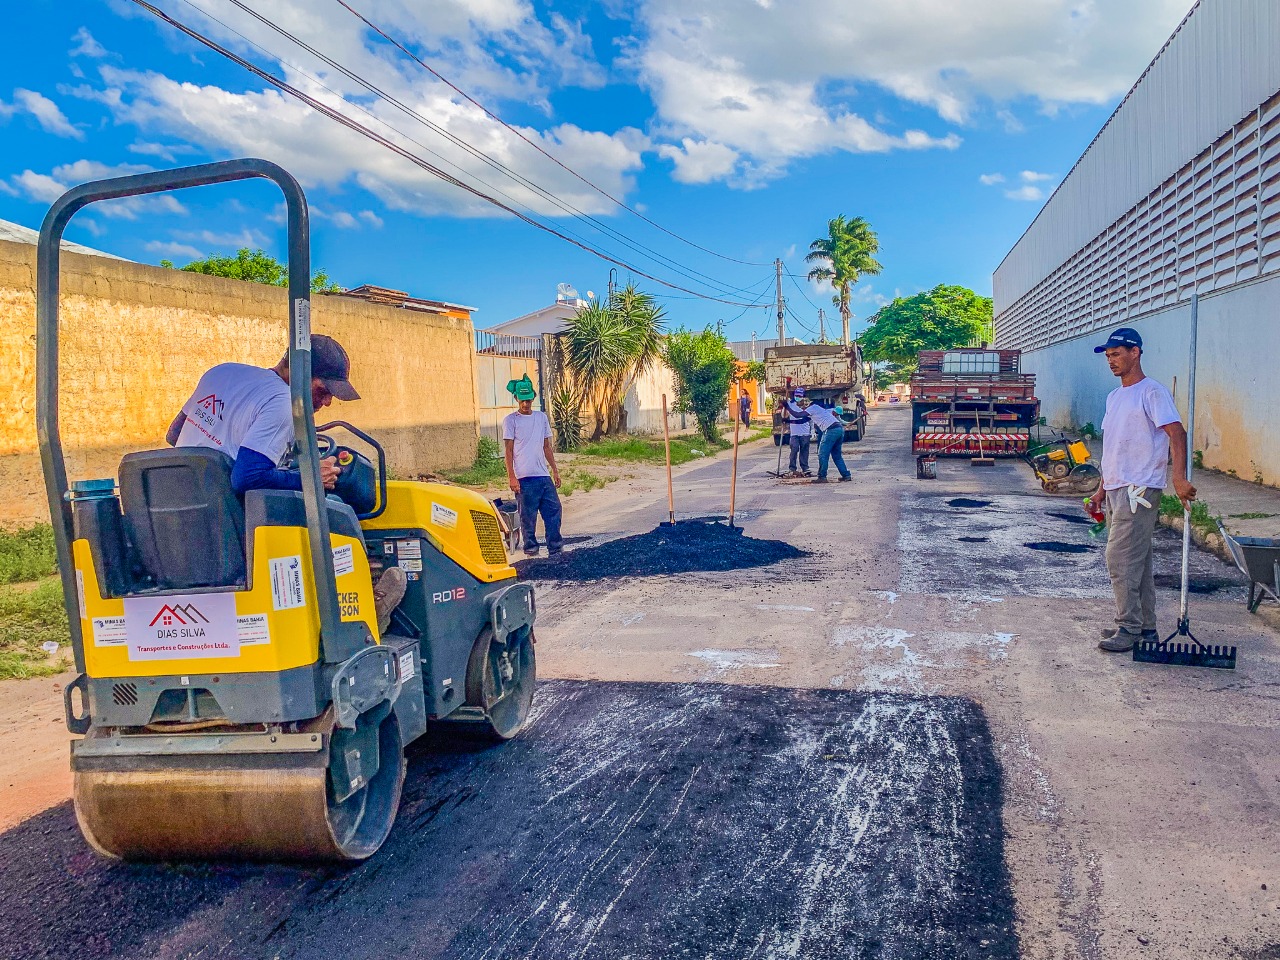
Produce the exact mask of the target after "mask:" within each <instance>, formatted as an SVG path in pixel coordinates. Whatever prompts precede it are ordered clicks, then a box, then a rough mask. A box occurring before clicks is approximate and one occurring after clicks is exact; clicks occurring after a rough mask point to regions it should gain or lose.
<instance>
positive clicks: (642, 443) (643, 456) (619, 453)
mask: <svg viewBox="0 0 1280 960" xmlns="http://www.w3.org/2000/svg"><path fill="white" fill-rule="evenodd" d="M738 442H739V443H741V442H742V438H741V437H739V438H738ZM731 446H733V434H732V433H731V434H729V438H728V439H727V440H726V439H725V438H724V436H723V435H722V436H721V437H720V440H719V442H718V443H708V442H707V441H706V439H705V438H704V437H702V436H701V435H697V434H695V435H694V436H681V437H672V438H671V463H672V465H673V466H679V465H680V464H682V463H689V462H690V461H691V460H697V459H699V458H700V457H706V456H712V455H714V454H716V453H718V452H719V451H721V450H724V449H727V448H728V447H731ZM574 452H575V453H576V454H577V455H578V456H580V457H595V458H597V459H600V460H622V461H625V462H628V463H663V462H665V461H666V453H665V451H664V449H663V442H662V438H661V437H638V436H624V437H610V438H607V439H604V440H596V441H595V442H593V443H586V444H583V445H582V446H581V447H579V448H578V449H577V450H576V451H574Z"/></svg>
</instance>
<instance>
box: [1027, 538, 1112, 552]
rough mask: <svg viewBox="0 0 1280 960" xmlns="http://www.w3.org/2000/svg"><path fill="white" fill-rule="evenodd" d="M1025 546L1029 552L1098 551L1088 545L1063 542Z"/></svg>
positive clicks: (1049, 541)
mask: <svg viewBox="0 0 1280 960" xmlns="http://www.w3.org/2000/svg"><path fill="white" fill-rule="evenodd" d="M1023 546H1024V547H1026V548H1027V549H1028V550H1044V551H1046V552H1047V553H1089V552H1091V551H1093V550H1096V549H1097V547H1094V546H1092V545H1090V544H1087V543H1063V542H1062V541H1061V540H1037V541H1035V542H1033V543H1024V544H1023Z"/></svg>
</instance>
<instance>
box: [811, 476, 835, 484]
mask: <svg viewBox="0 0 1280 960" xmlns="http://www.w3.org/2000/svg"><path fill="white" fill-rule="evenodd" d="M813 482H814V483H830V482H831V481H830V480H828V479H827V478H826V477H814V478H813Z"/></svg>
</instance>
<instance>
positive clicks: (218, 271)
mask: <svg viewBox="0 0 1280 960" xmlns="http://www.w3.org/2000/svg"><path fill="white" fill-rule="evenodd" d="M160 266H162V267H168V268H170V269H174V266H173V261H172V260H161V261H160ZM179 269H182V270H185V271H186V272H187V273H203V274H205V275H206V276H210V277H227V278H228V279H231V280H247V281H249V282H250V283H265V284H267V285H269V286H272V287H287V286H288V285H289V267H288V266H287V265H286V264H283V263H281V262H280V261H279V260H277V259H276V258H275V257H273V256H271V254H269V253H267V252H266V251H265V250H250V249H249V248H248V247H241V248H240V249H239V250H238V251H236V255H235V256H233V257H228V256H221V255H219V254H216V253H214V254H210V255H209V256H208V257H206V258H205V259H203V260H192V261H191V262H190V263H188V264H187V265H186V266H185V267H181V268H179ZM311 292H312V293H341V292H342V287H340V286H338V284H336V283H335V282H334V281H332V280H331V279H329V274H327V273H326V272H325V271H323V270H317V271H316V272H315V273H314V274H312V276H311Z"/></svg>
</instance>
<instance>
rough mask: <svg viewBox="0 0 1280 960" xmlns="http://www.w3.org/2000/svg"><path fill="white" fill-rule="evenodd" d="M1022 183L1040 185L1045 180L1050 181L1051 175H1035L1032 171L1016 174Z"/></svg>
mask: <svg viewBox="0 0 1280 960" xmlns="http://www.w3.org/2000/svg"><path fill="white" fill-rule="evenodd" d="M1018 176H1019V177H1021V179H1022V182H1023V183H1041V182H1043V181H1045V180H1052V179H1053V174H1052V173H1036V172H1035V171H1034V170H1023V171H1022V173H1020V174H1018Z"/></svg>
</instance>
